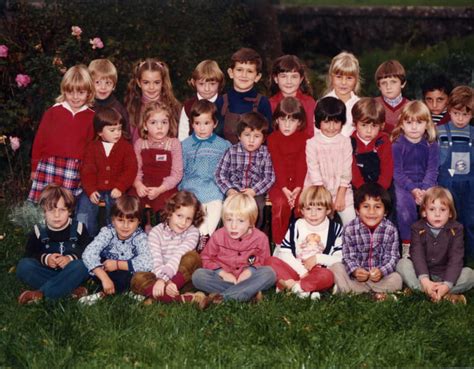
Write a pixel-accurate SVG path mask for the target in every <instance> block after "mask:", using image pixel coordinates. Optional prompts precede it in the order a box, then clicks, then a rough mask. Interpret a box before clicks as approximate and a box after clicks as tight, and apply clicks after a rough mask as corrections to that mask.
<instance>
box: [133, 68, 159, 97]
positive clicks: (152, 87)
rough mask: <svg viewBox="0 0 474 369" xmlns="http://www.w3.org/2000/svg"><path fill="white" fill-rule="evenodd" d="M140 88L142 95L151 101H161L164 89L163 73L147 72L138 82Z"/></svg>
mask: <svg viewBox="0 0 474 369" xmlns="http://www.w3.org/2000/svg"><path fill="white" fill-rule="evenodd" d="M138 86H139V87H140V88H141V90H142V94H143V96H145V97H146V98H148V99H150V100H157V99H159V98H160V95H161V89H162V88H163V80H162V78H161V73H160V72H158V71H152V70H145V71H144V72H143V73H142V75H141V78H140V80H139V81H138Z"/></svg>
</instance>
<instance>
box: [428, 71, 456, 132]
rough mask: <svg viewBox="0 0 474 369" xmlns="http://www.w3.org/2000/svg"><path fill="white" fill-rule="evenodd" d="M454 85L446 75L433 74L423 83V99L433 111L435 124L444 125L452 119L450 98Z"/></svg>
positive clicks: (432, 115) (432, 116)
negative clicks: (449, 105)
mask: <svg viewBox="0 0 474 369" xmlns="http://www.w3.org/2000/svg"><path fill="white" fill-rule="evenodd" d="M452 90H453V85H452V84H451V81H450V80H449V79H447V78H446V76H444V75H442V74H441V75H437V76H431V77H430V78H428V79H427V80H426V81H424V82H423V84H422V85H421V93H422V95H423V101H424V102H425V104H426V106H427V107H428V109H430V112H431V119H432V120H433V124H434V125H435V126H442V125H444V124H446V123H448V122H449V121H450V116H449V113H448V99H449V95H450V94H451V91H452Z"/></svg>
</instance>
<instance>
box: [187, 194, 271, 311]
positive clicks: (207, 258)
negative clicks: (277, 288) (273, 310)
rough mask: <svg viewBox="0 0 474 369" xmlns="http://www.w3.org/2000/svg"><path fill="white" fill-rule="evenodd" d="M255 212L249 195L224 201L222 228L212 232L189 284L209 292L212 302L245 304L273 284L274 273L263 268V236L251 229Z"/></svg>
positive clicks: (266, 246) (265, 241)
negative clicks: (200, 264)
mask: <svg viewBox="0 0 474 369" xmlns="http://www.w3.org/2000/svg"><path fill="white" fill-rule="evenodd" d="M257 215H258V210H257V204H256V202H255V200H254V198H253V197H252V196H250V195H249V194H246V193H237V194H234V195H232V196H229V197H228V198H227V199H226V200H225V201H224V206H223V212H222V219H223V221H224V227H223V228H220V229H218V230H217V231H215V232H214V233H213V235H212V236H211V238H210V240H209V242H208V243H207V245H206V247H205V248H204V250H203V252H202V253H201V258H202V264H203V268H200V269H198V270H196V271H195V272H194V274H193V285H194V286H195V287H196V288H198V289H199V290H202V291H205V292H208V293H212V294H213V295H212V296H210V297H211V300H212V302H214V303H219V302H222V301H223V300H237V301H249V300H250V299H252V298H253V297H255V298H256V299H257V301H258V299H259V298H260V297H261V294H260V293H259V292H260V291H263V290H266V289H268V288H270V287H271V286H273V285H274V284H275V273H274V272H273V270H272V269H271V268H270V267H268V266H264V265H265V262H266V260H267V259H268V258H269V256H270V247H269V244H268V238H267V236H266V235H265V234H264V233H263V232H261V231H260V230H258V229H256V228H255V221H256V220H257Z"/></svg>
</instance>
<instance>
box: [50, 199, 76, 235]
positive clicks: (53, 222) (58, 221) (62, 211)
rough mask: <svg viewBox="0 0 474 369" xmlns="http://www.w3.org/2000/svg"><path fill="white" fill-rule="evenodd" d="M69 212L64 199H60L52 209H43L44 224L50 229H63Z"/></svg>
mask: <svg viewBox="0 0 474 369" xmlns="http://www.w3.org/2000/svg"><path fill="white" fill-rule="evenodd" d="M70 215H71V212H70V211H69V209H68V208H66V205H65V203H64V199H63V198H62V197H61V198H60V199H59V201H58V203H57V204H56V206H55V207H54V208H53V209H49V210H48V209H44V218H45V220H46V224H47V225H48V227H49V228H51V229H60V228H63V227H64V226H65V225H66V223H67V222H68V220H69V216H70Z"/></svg>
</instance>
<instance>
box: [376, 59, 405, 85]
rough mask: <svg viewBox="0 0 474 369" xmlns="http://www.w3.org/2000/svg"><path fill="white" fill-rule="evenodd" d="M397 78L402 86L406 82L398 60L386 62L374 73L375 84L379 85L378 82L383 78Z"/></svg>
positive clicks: (403, 69)
mask: <svg viewBox="0 0 474 369" xmlns="http://www.w3.org/2000/svg"><path fill="white" fill-rule="evenodd" d="M389 77H394V78H398V79H399V80H400V81H401V82H402V84H403V83H405V81H406V73H405V68H403V65H401V64H400V62H399V61H398V60H387V61H386V62H383V63H382V64H380V65H379V67H378V68H377V70H376V71H375V83H376V84H377V86H378V85H379V81H380V80H381V79H383V78H389Z"/></svg>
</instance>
